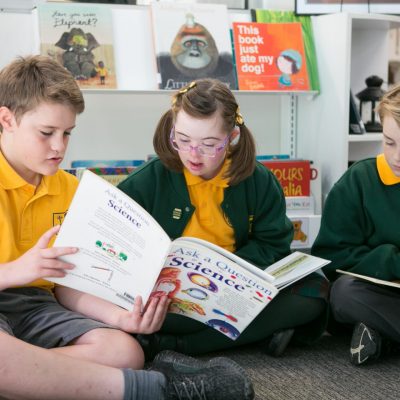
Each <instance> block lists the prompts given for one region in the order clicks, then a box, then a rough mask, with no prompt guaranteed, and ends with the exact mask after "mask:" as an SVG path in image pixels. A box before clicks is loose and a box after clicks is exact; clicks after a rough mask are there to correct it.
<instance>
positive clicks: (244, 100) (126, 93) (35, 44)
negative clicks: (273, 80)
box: [0, 5, 314, 167]
mask: <svg viewBox="0 0 400 400" xmlns="http://www.w3.org/2000/svg"><path fill="white" fill-rule="evenodd" d="M110 7H111V8H112V13H113V26H114V50H115V53H116V71H117V77H118V90H84V91H83V93H84V97H85V102H86V109H85V112H84V113H83V114H82V115H81V116H79V117H78V120H77V128H76V129H75V130H74V132H73V135H72V139H71V141H70V146H69V149H68V153H67V156H66V158H65V160H64V162H63V164H62V167H69V165H70V162H71V161H72V160H75V159H102V158H112V159H114V158H118V159H123V158H129V159H131V158H145V157H146V156H147V155H148V154H151V153H153V145H152V136H153V132H154V130H155V126H156V124H157V122H158V119H159V118H160V117H161V115H162V113H163V112H165V111H166V110H167V109H168V108H169V104H170V103H169V102H170V96H171V94H172V92H169V91H160V90H154V89H153V88H155V87H156V78H155V72H156V70H155V63H154V61H153V54H152V50H151V48H152V39H151V30H150V21H149V20H148V21H146V19H149V13H148V7H146V6H123V5H110ZM229 16H230V20H231V21H249V20H250V12H249V10H242V11H240V10H230V11H229ZM143 21H145V23H144V22H143ZM16 26H18V27H20V28H19V29H21V30H22V32H21V33H20V34H19V35H13V36H12V40H9V37H10V32H12V31H13V30H14V29H15V27H16ZM0 40H1V43H2V52H1V54H0V68H1V67H3V66H4V65H6V64H7V63H8V62H9V61H10V60H11V59H13V58H14V57H15V56H17V55H26V54H32V53H39V32H38V23H37V15H36V11H35V10H33V12H32V13H31V14H29V13H9V12H0ZM235 95H236V97H237V99H238V102H239V104H240V107H241V111H242V114H243V116H244V118H245V122H246V124H247V125H248V126H249V128H250V129H251V130H252V131H253V133H254V135H255V138H256V142H257V151H258V153H264V154H265V153H268V154H277V153H287V154H290V155H291V156H293V157H295V156H297V154H296V151H297V133H296V129H297V120H298V118H301V116H299V115H298V113H297V108H298V102H299V101H309V100H308V98H310V97H312V96H313V95H314V94H313V93H310V92H293V93H288V92H285V93H281V92H280V93H277V92H268V93H266V92H247V91H235Z"/></svg>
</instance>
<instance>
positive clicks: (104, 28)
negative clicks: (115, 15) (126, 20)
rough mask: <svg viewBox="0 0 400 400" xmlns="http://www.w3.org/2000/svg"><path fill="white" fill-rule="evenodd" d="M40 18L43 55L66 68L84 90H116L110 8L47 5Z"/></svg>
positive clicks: (104, 6) (41, 6) (41, 8)
mask: <svg viewBox="0 0 400 400" xmlns="http://www.w3.org/2000/svg"><path fill="white" fill-rule="evenodd" d="M38 17H39V34H40V52H41V54H43V55H46V56H50V57H52V58H54V59H56V60H57V61H59V62H60V63H61V64H62V65H64V67H65V68H66V69H67V70H69V71H70V72H71V74H72V75H73V76H74V78H75V79H76V80H77V82H78V84H79V86H80V87H82V88H99V89H113V88H116V87H117V81H116V73H115V66H114V50H113V31H112V15H111V9H110V8H109V7H108V6H106V5H96V6H91V5H81V4H79V5H75V4H60V3H54V4H50V3H46V4H40V5H39V6H38Z"/></svg>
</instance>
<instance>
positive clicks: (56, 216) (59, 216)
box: [53, 211, 67, 226]
mask: <svg viewBox="0 0 400 400" xmlns="http://www.w3.org/2000/svg"><path fill="white" fill-rule="evenodd" d="M66 215H67V211H64V212H57V213H53V226H56V225H61V224H62V223H63V221H64V218H65V216H66Z"/></svg>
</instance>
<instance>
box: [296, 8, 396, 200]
mask: <svg viewBox="0 0 400 400" xmlns="http://www.w3.org/2000/svg"><path fill="white" fill-rule="evenodd" d="M312 18H313V27H314V37H315V45H316V51H317V58H318V68H319V76H320V83H321V94H320V95H319V96H317V97H316V98H315V99H314V101H313V102H312V103H304V102H302V103H301V104H300V106H299V109H298V113H299V115H309V118H308V119H303V118H302V119H299V125H298V129H297V140H298V142H297V145H298V147H297V154H298V156H299V157H304V158H308V157H310V158H312V159H313V160H315V161H316V162H317V164H318V165H320V167H321V174H322V198H323V200H324V199H325V197H326V195H327V194H328V192H329V190H330V189H331V188H332V186H333V184H334V183H335V182H336V181H337V180H338V179H339V178H340V176H341V175H342V174H343V173H344V172H345V171H346V169H347V168H348V165H349V163H350V162H352V161H357V160H360V159H363V158H366V157H374V156H376V155H377V154H378V153H380V152H381V151H382V146H381V142H382V134H379V133H377V134H376V133H366V134H363V135H349V93H350V89H351V90H352V91H353V93H355V94H356V93H358V92H360V91H361V90H362V89H363V88H364V87H365V86H366V85H365V79H366V78H367V77H368V76H370V75H378V76H380V77H381V78H383V80H384V82H387V80H388V61H389V35H390V30H391V29H393V28H398V27H400V17H398V16H393V15H382V14H352V13H340V14H331V15H321V16H315V17H312ZM386 88H387V87H385V86H383V89H385V90H386Z"/></svg>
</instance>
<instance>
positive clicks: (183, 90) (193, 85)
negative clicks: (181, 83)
mask: <svg viewBox="0 0 400 400" xmlns="http://www.w3.org/2000/svg"><path fill="white" fill-rule="evenodd" d="M195 86H196V82H194V81H193V82H190V83H189V85H188V86H186V87H185V88H183V89H181V90H180V91H179V92H178V93H179V94H185V93H186V92H187V91H189V90H190V89H193V88H194V87H195Z"/></svg>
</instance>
